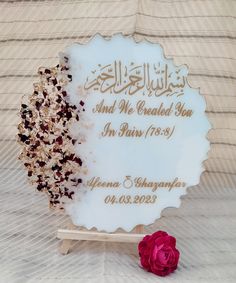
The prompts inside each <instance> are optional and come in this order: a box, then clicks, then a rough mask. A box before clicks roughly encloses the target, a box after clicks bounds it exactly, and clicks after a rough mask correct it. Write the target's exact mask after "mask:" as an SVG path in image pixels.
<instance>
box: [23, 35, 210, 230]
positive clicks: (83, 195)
mask: <svg viewBox="0 0 236 283" xmlns="http://www.w3.org/2000/svg"><path fill="white" fill-rule="evenodd" d="M61 57H62V59H63V60H64V64H65V66H63V67H62V68H61V69H60V72H61V73H60V76H62V79H58V77H60V76H59V75H58V74H56V75H55V77H56V79H57V82H55V84H54V83H53V87H54V88H55V87H56V89H55V90H54V88H52V89H50V91H48V92H51V93H52V92H53V90H54V92H56V94H55V95H54V96H56V97H57V100H58V97H60V99H61V100H60V99H59V100H58V103H56V104H58V105H59V104H60V105H61V104H62V103H63V105H64V106H63V105H62V106H60V107H61V108H60V111H59V112H62V113H64V112H65V111H67V112H69V113H70V114H68V113H67V112H66V113H67V114H66V117H67V118H68V117H69V118H68V119H65V120H63V121H62V122H60V121H61V120H57V119H56V120H55V119H54V120H53V121H54V122H53V124H57V123H59V122H60V127H59V130H58V131H59V132H60V131H61V132H62V130H60V129H64V132H63V135H59V140H58V135H57V137H55V138H54V139H52V143H51V145H50V146H51V147H52V150H51V151H48V152H49V154H51V159H50V162H51V163H50V162H49V161H48V162H45V163H46V164H44V165H43V166H44V167H47V166H51V167H50V170H52V172H53V173H52V174H53V178H52V177H51V176H49V177H48V180H51V184H52V185H51V187H52V186H54V189H53V190H51V187H50V188H49V185H48V184H49V183H50V182H49V181H47V180H46V179H45V178H44V177H40V178H41V179H40V180H41V181H37V182H38V184H44V185H45V182H47V186H48V188H47V192H49V197H50V199H51V200H50V202H52V205H55V203H57V202H58V203H59V202H61V199H62V198H63V202H62V204H63V206H64V208H65V211H66V213H68V214H69V215H70V217H71V219H72V221H73V223H74V224H75V225H78V226H84V227H86V228H87V229H90V228H92V227H95V228H97V229H98V230H104V231H107V232H113V231H115V230H116V229H118V228H123V229H124V230H126V231H130V230H132V229H133V228H134V227H135V226H136V225H139V224H143V225H149V224H151V223H153V222H154V221H155V220H156V219H158V218H159V217H160V215H161V212H162V210H163V209H164V208H166V207H179V205H180V197H181V196H182V195H184V194H185V193H186V188H187V187H189V186H193V185H197V184H198V183H199V179H200V175H201V173H202V172H203V170H204V168H203V164H202V163H203V161H204V160H205V159H206V158H207V152H208V150H209V141H208V140H207V137H206V135H207V133H208V131H209V129H210V124H209V122H208V119H207V117H206V115H205V108H206V103H205V100H204V98H203V96H201V95H200V93H199V89H193V88H191V87H190V86H189V84H188V81H187V75H188V70H187V67H186V66H185V65H183V66H175V65H174V63H173V60H172V59H167V58H165V56H164V53H163V49H162V47H161V46H160V45H159V44H152V43H150V42H146V41H143V42H139V43H136V42H135V41H134V40H133V39H132V38H127V37H123V36H122V35H115V36H113V37H112V38H111V39H109V40H105V39H104V38H103V37H101V36H100V35H96V36H95V37H93V39H91V40H90V41H89V42H88V43H87V44H85V45H81V44H73V45H72V46H70V47H68V48H67V49H66V51H65V53H64V54H63V55H62V56H61ZM44 71H45V70H44ZM50 72H51V71H50ZM57 72H59V71H57ZM61 74H62V75H61ZM65 74H66V78H67V81H66V82H64V83H61V85H60V87H58V84H59V82H62V81H63V76H64V77H65ZM50 76H52V74H50ZM60 78H61V77H60ZM50 80H51V77H50V79H49V80H48V81H50ZM53 80H54V77H53ZM58 92H59V93H58ZM62 92H64V95H62ZM54 102H55V101H54ZM65 105H67V106H65ZM48 107H49V108H50V106H48ZM27 109H28V108H27ZM55 109H56V108H55ZM68 109H70V111H68ZM57 111H58V110H57ZM63 111H64V112H63ZM54 112H55V111H54ZM57 113H58V112H56V116H57V115H58V114H57ZM60 115H61V116H63V115H64V114H59V116H60ZM57 117H58V116H57ZM63 117H64V116H63ZM60 119H62V118H60ZM63 119H64V118H63ZM58 121H59V122H58ZM49 125H51V124H50V123H49ZM65 128H66V130H65ZM22 135H23V133H22V132H21V136H20V138H22ZM53 142H54V144H53ZM55 144H56V145H57V147H56V149H57V150H56V151H55V154H59V155H61V156H63V158H64V159H63V158H61V157H60V158H61V159H60V158H59V157H58V159H57V160H56V161H55V155H54V153H53V152H54V148H55ZM68 144H69V146H68ZM58 148H59V150H58ZM21 158H22V157H21ZM22 159H24V158H22ZM51 160H54V161H51ZM53 162H54V163H53ZM28 164H29V162H28ZM72 165H73V166H72ZM52 166H54V167H52ZM55 166H57V167H55ZM26 167H27V168H28V170H29V167H30V166H29V165H27V166H26ZM64 167H66V168H67V169H64ZM38 168H39V165H36V169H35V168H34V170H32V171H33V172H34V171H35V170H39V169H38ZM52 168H54V169H55V170H53V169H52ZM37 172H38V171H37ZM55 172H56V173H55ZM58 172H59V173H58ZM62 172H64V173H63V174H64V175H63V174H62ZM37 174H38V173H37ZM66 174H67V175H66ZM66 176H67V177H66ZM42 178H43V181H44V183H43V182H42ZM50 178H51V179H50ZM65 182H66V184H65ZM59 183H60V186H59V185H58V184H59ZM55 184H57V186H56V185H55ZM41 186H43V185H41ZM55 186H56V187H55ZM50 190H51V191H50ZM55 192H56V193H55ZM68 195H70V197H68ZM52 199H53V200H52ZM59 199H60V200H59Z"/></svg>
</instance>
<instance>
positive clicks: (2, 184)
mask: <svg viewBox="0 0 236 283" xmlns="http://www.w3.org/2000/svg"><path fill="white" fill-rule="evenodd" d="M96 32H99V33H101V34H102V35H104V36H110V35H112V34H114V33H117V32H122V33H123V34H125V35H133V36H134V38H135V39H136V40H142V39H144V38H146V39H147V40H149V41H151V42H156V43H160V44H161V45H162V46H163V47H164V51H165V54H166V56H167V57H172V58H174V62H175V64H187V65H188V67H189V73H190V74H189V77H188V78H189V83H190V85H191V86H192V87H200V91H201V93H202V94H203V95H204V97H205V99H206V101H207V115H208V117H209V120H210V122H211V123H212V127H213V129H212V130H211V131H210V133H209V139H210V142H211V150H210V152H209V159H208V160H207V161H206V162H205V167H206V171H205V173H204V174H203V175H202V178H201V182H200V184H199V186H196V187H195V188H190V189H189V190H188V194H187V195H186V196H184V197H183V198H182V205H181V207H180V208H179V209H166V210H165V211H164V213H163V217H162V218H161V219H159V220H158V221H157V222H156V223H155V224H154V225H152V226H150V227H147V228H146V233H149V232H150V233H151V232H153V231H154V230H157V229H164V230H166V231H167V232H169V233H171V234H173V235H174V236H175V237H176V238H177V245H178V248H179V250H180V252H181V259H180V264H179V268H178V270H177V271H176V272H175V273H174V274H172V275H171V276H169V277H167V278H164V279H163V278H159V277H156V276H155V275H153V274H150V273H146V272H145V271H143V270H142V269H141V268H140V267H139V266H138V255H137V249H136V245H132V244H115V243H114V244H110V243H98V242H79V243H75V249H74V250H73V252H72V253H70V254H69V255H67V256H62V255H60V254H59V253H58V251H57V246H58V242H59V241H58V240H57V239H56V238H55V233H56V229H57V228H58V227H63V226H64V225H65V223H66V222H67V221H68V219H67V217H66V216H64V215H56V214H54V213H52V212H50V211H48V208H47V200H46V198H45V197H44V196H43V195H41V194H40V193H36V192H35V191H34V189H32V187H30V186H29V185H28V184H27V178H26V172H25V170H24V168H23V166H22V165H21V163H20V162H19V161H18V160H17V156H18V154H19V150H20V148H19V146H18V145H17V143H16V138H15V135H16V132H17V129H16V126H17V123H18V121H19V117H18V116H17V113H18V111H19V106H20V100H21V96H22V95H24V94H26V95H28V94H30V93H31V92H32V89H33V88H32V83H33V82H34V81H35V80H37V75H36V74H37V69H38V67H39V66H54V65H56V64H57V62H58V53H59V52H60V51H63V50H64V49H65V47H66V46H67V45H69V44H70V43H73V42H80V43H81V42H86V41H88V40H89V38H90V37H91V36H92V35H94V34H95V33H96ZM235 46H236V1H234V0H205V1H204V0H173V1H170V0H156V1H154V0H140V1H138V0H120V1H116V0H115V1H111V0H104V1H102V0H101V1H98V0H94V1H88V0H82V1H77V0H70V1H55V0H54V1H53V0H52V1H37V0H32V1H10V0H9V1H1V2H0V144H1V146H0V157H1V158H0V174H1V178H0V282H1V283H11V282H14V283H26V282H27V283H28V282H63V283H67V282H68V283H71V282H84V283H87V282H96V283H97V282H99V283H100V282H135V283H137V282H181V283H184V282H198V283H200V282H207V283H209V282H212V283H213V282H214V283H216V282H221V283H222V282H224V283H225V282H226V283H227V282H236V93H235V92H236V49H235ZM101 52H102V51H101Z"/></svg>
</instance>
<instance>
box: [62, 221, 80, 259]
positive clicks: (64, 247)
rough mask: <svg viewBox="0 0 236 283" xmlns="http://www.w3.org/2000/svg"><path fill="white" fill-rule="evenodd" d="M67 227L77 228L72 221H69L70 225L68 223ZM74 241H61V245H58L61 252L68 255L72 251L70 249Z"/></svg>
mask: <svg viewBox="0 0 236 283" xmlns="http://www.w3.org/2000/svg"><path fill="white" fill-rule="evenodd" d="M67 228H68V229H75V228H76V226H74V225H73V223H72V222H69V223H68V225H67ZM72 243H73V240H70V239H63V240H62V241H61V243H60V244H59V247H58V250H59V252H60V254H62V255H67V254H68V253H69V252H70V249H71V247H72Z"/></svg>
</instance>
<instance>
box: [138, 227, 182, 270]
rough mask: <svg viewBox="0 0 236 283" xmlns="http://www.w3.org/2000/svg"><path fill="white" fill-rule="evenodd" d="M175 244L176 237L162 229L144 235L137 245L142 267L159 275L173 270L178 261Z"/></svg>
mask: <svg viewBox="0 0 236 283" xmlns="http://www.w3.org/2000/svg"><path fill="white" fill-rule="evenodd" d="M175 244H176V239H175V238H174V237H172V236H170V235H168V234H167V233H166V232H164V231H158V232H155V233H153V234H152V235H147V236H145V237H144V238H143V239H142V241H141V242H140V243H139V245H138V251H139V256H140V262H141V265H142V266H143V268H144V269H146V270H147V271H149V272H153V273H155V274H156V275H159V276H166V275H168V274H170V273H171V272H173V271H174V270H175V269H176V268H177V265H178V261H179V251H178V250H177V249H176V247H175Z"/></svg>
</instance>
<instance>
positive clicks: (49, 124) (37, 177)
mask: <svg viewBox="0 0 236 283" xmlns="http://www.w3.org/2000/svg"><path fill="white" fill-rule="evenodd" d="M67 62H68V59H67V58H66V57H64V61H63V64H62V63H61V64H59V65H57V66H56V67H55V68H51V69H49V68H40V69H39V71H38V73H39V76H40V82H39V83H36V84H34V92H33V94H32V95H30V96H29V97H28V98H27V102H23V103H22V105H21V110H20V115H21V123H20V124H19V125H18V130H19V133H18V141H19V143H20V144H21V145H22V147H23V150H22V152H21V154H20V156H19V159H20V160H22V161H23V162H24V166H25V167H26V168H27V170H28V177H29V179H30V181H31V183H32V184H36V185H37V190H38V191H42V192H45V193H46V194H47V195H48V197H49V202H50V207H52V208H59V209H63V204H64V202H65V200H66V199H72V198H73V195H74V190H75V189H77V188H78V187H79V184H80V183H82V180H81V178H79V177H78V173H79V172H80V169H81V166H82V160H81V159H80V158H79V157H78V156H77V155H76V154H75V151H74V147H73V145H74V144H75V143H77V140H76V139H73V138H72V137H71V135H70V134H69V125H70V124H71V123H73V122H75V121H79V113H80V111H84V108H83V106H84V102H83V101H81V103H80V106H81V108H80V109H78V108H77V107H76V106H75V105H71V104H69V103H68V102H67V101H66V96H67V93H66V91H65V89H64V87H65V85H66V84H67V83H68V82H69V81H71V80H72V77H71V75H70V74H69V73H68V69H69V68H68V66H67ZM72 188H74V189H73V190H72Z"/></svg>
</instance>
